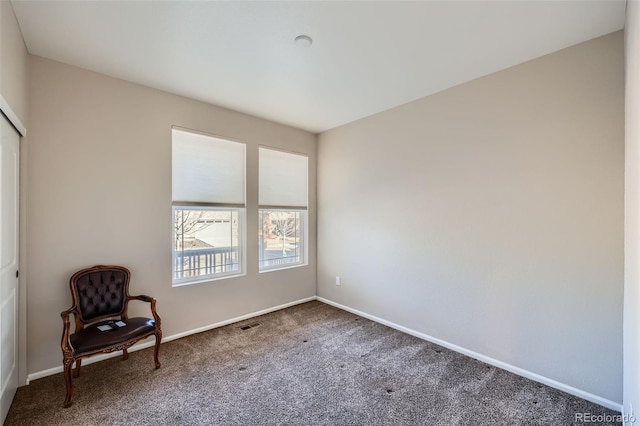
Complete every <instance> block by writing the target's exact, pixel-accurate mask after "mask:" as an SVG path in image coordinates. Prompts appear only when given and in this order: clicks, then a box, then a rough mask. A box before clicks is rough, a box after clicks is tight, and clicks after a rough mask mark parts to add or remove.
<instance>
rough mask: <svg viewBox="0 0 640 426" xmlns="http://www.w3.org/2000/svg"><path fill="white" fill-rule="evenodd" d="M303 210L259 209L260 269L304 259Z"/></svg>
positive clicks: (292, 263)
mask: <svg viewBox="0 0 640 426" xmlns="http://www.w3.org/2000/svg"><path fill="white" fill-rule="evenodd" d="M303 216H304V212H303V211H291V210H260V211H259V227H260V228H259V238H260V249H259V253H258V262H259V264H260V268H261V269H268V268H270V267H282V266H286V265H294V264H299V263H302V262H303V261H304V257H303V247H304V241H303V239H302V236H303V235H304V224H303Z"/></svg>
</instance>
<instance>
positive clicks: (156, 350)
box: [153, 331, 162, 369]
mask: <svg viewBox="0 0 640 426" xmlns="http://www.w3.org/2000/svg"><path fill="white" fill-rule="evenodd" d="M155 335H156V347H155V348H154V349H153V360H154V361H155V363H156V369H158V368H160V360H159V359H158V353H159V352H160V340H162V331H158V332H157V333H155Z"/></svg>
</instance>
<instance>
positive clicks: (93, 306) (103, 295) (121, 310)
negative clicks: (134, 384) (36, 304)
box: [60, 265, 162, 408]
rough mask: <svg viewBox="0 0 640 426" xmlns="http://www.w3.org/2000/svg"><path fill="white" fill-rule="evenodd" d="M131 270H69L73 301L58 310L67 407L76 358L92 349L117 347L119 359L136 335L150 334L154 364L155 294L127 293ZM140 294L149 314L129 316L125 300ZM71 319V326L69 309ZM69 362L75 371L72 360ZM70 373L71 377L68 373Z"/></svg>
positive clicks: (78, 360) (158, 331) (158, 333)
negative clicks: (60, 319)
mask: <svg viewBox="0 0 640 426" xmlns="http://www.w3.org/2000/svg"><path fill="white" fill-rule="evenodd" d="M130 277H131V272H129V270H128V269H127V268H125V267H123V266H103V265H99V266H94V267H92V268H87V269H83V270H81V271H78V272H76V273H75V274H73V276H72V277H71V279H70V280H69V286H70V287H71V296H72V299H73V306H71V308H69V309H67V310H66V311H64V312H62V313H61V314H60V315H61V316H62V321H63V331H62V343H61V347H62V363H63V366H64V380H65V384H66V388H67V394H66V397H65V400H64V407H65V408H67V407H69V406H70V405H71V404H72V402H71V396H72V395H73V383H72V378H73V377H76V378H77V377H79V375H80V367H81V363H82V358H85V357H88V356H91V355H95V354H98V353H108V352H114V351H122V353H123V356H122V359H123V360H126V359H127V358H128V357H129V354H128V352H127V348H129V347H130V346H131V345H133V344H135V343H136V342H138V341H139V340H142V339H145V338H147V337H150V336H155V339H156V342H155V350H154V352H153V357H154V361H155V366H156V368H160V361H159V360H158V351H159V350H160V340H161V339H162V329H161V327H160V316H159V315H158V313H157V312H156V299H154V298H153V297H150V296H131V295H130V294H129V279H130ZM132 300H140V301H143V302H148V303H150V304H151V314H152V315H153V319H151V318H129V316H128V314H127V309H128V306H129V302H130V301H132ZM71 314H73V317H74V320H75V330H74V332H73V333H72V332H71V321H70V315H71ZM74 362H75V371H72V366H73V364H74ZM72 376H73V377H72Z"/></svg>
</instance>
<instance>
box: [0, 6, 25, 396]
mask: <svg viewBox="0 0 640 426" xmlns="http://www.w3.org/2000/svg"><path fill="white" fill-rule="evenodd" d="M28 64H29V54H28V52H27V48H26V46H25V45H24V40H23V39H22V34H21V32H20V28H19V26H18V21H17V20H16V17H15V14H14V13H13V7H12V6H11V3H10V2H8V1H0V94H2V97H3V98H4V99H5V101H6V102H7V103H8V104H9V107H10V108H11V110H12V111H13V113H14V114H16V116H17V117H18V119H19V120H20V122H21V123H22V125H23V126H25V127H26V128H27V129H28V128H29V117H28V88H29V68H28ZM28 146H29V143H28V138H27V137H23V138H22V139H21V143H20V156H21V159H20V271H21V273H20V293H19V309H18V315H19V321H18V323H19V333H18V381H19V383H20V384H23V383H25V381H26V378H27V362H26V347H27V332H26V326H27V321H26V309H27V297H26V281H27V272H26V269H27V268H26V261H27V245H26V244H25V242H26V235H27V228H26V220H25V218H26V191H25V187H26V182H27V164H26V155H27V151H28Z"/></svg>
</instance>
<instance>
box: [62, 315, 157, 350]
mask: <svg viewBox="0 0 640 426" xmlns="http://www.w3.org/2000/svg"><path fill="white" fill-rule="evenodd" d="M122 321H123V322H124V323H125V324H126V325H125V326H124V327H119V328H118V327H116V328H115V329H113V330H107V331H100V330H98V327H99V326H101V325H105V324H108V323H113V321H101V322H97V323H95V324H91V325H90V326H88V327H86V328H85V329H84V330H80V331H79V332H77V333H73V334H72V335H71V336H70V339H71V346H73V348H74V349H75V352H76V354H77V353H84V352H91V351H96V350H103V349H107V348H109V347H111V346H117V345H119V344H122V343H123V342H127V341H130V340H132V339H135V338H137V337H140V336H143V335H145V334H148V333H153V332H154V330H155V328H156V324H155V321H154V320H152V319H150V318H128V319H126V320H122Z"/></svg>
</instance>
